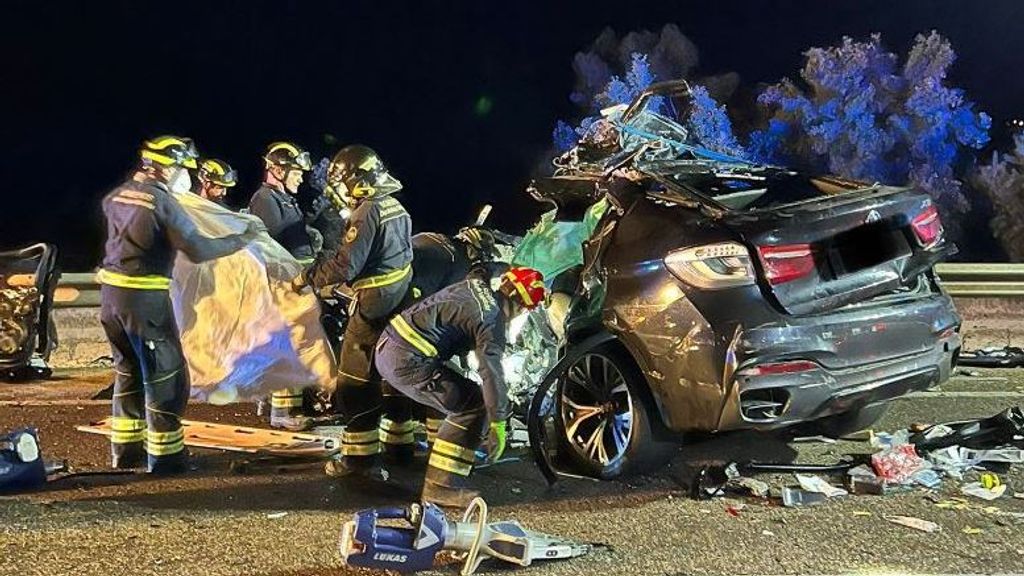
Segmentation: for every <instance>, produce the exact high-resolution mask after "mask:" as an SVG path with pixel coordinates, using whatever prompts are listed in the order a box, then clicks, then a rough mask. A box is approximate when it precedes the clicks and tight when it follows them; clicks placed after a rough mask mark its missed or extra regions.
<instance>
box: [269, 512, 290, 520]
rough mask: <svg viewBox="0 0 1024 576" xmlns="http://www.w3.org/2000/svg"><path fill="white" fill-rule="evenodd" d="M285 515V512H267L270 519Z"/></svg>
mask: <svg viewBox="0 0 1024 576" xmlns="http://www.w3.org/2000/svg"><path fill="white" fill-rule="evenodd" d="M287 515H288V513H287V512H274V513H272V514H267V518H269V519H270V520H278V519H280V518H284V517H285V516H287Z"/></svg>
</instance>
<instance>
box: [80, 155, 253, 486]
mask: <svg viewBox="0 0 1024 576" xmlns="http://www.w3.org/2000/svg"><path fill="white" fill-rule="evenodd" d="M140 156H141V162H140V166H139V169H138V171H137V172H136V173H135V174H133V175H132V176H131V178H129V179H128V180H127V181H126V182H125V183H123V184H121V185H120V186H118V187H117V188H115V189H114V190H113V191H112V192H110V193H109V194H107V196H106V197H104V199H103V213H104V216H105V217H106V222H107V241H106V245H105V248H104V257H103V267H102V268H101V269H100V271H99V273H98V275H97V280H98V281H99V282H100V284H102V287H101V298H102V305H101V306H102V308H101V309H102V312H101V322H102V324H103V329H104V332H106V335H107V339H108V340H109V341H110V346H111V349H112V352H113V357H114V369H115V371H116V376H115V380H114V393H113V401H112V406H113V418H112V428H113V435H112V436H111V452H112V463H113V466H114V468H135V467H139V466H141V465H143V463H145V465H146V468H147V471H148V472H150V473H153V474H175V473H181V472H184V471H186V470H187V467H188V453H187V451H186V450H185V444H184V432H183V430H182V427H181V415H182V412H184V410H185V405H186V403H187V401H188V394H189V379H188V378H189V376H188V367H187V366H186V365H185V358H184V357H183V356H182V351H181V342H180V341H179V339H178V330H177V326H176V325H175V321H174V313H173V311H172V309H171V299H170V297H169V294H168V289H169V287H170V283H171V279H170V276H171V269H172V267H173V265H174V258H175V251H178V250H180V251H181V252H184V253H185V255H186V256H188V258H189V259H190V260H192V261H193V262H204V261H207V260H212V259H214V258H219V257H221V256H225V255H227V254H231V253H232V252H235V251H237V250H240V249H241V248H242V247H244V246H245V244H246V238H247V236H246V234H244V233H243V234H242V235H239V236H227V237H223V238H207V237H204V236H201V235H200V233H199V231H198V230H197V229H196V226H195V224H194V223H193V222H192V220H191V219H190V218H189V216H188V215H187V214H186V213H185V211H184V209H183V208H182V207H181V206H180V205H179V204H178V202H177V200H175V199H174V198H173V196H172V193H186V192H189V190H190V188H191V182H190V177H189V173H188V170H189V169H190V168H191V169H195V168H196V167H197V166H196V158H197V154H196V150H195V146H194V145H193V144H192V141H191V140H189V139H188V138H180V137H177V136H161V137H158V138H154V139H152V140H149V141H147V142H145V143H144V144H143V146H142V149H141V151H140ZM258 226H259V225H258V224H255V221H253V222H252V223H250V226H249V228H248V229H247V230H246V232H252V231H255V230H256V228H257V227H258Z"/></svg>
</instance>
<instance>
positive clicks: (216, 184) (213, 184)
mask: <svg viewBox="0 0 1024 576" xmlns="http://www.w3.org/2000/svg"><path fill="white" fill-rule="evenodd" d="M196 179H197V180H198V181H199V188H198V189H197V190H196V194H198V195H200V196H202V197H203V198H206V199H207V200H209V201H211V202H215V203H217V204H219V205H221V206H225V207H226V206H227V205H226V203H225V198H226V197H227V194H228V188H233V187H234V186H235V184H238V173H237V172H235V170H234V169H233V168H232V167H231V166H230V165H228V163H227V162H224V161H223V160H216V159H213V158H209V159H207V160H203V161H202V162H200V163H199V172H198V174H197V175H196Z"/></svg>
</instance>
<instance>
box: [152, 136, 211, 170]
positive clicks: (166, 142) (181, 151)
mask: <svg viewBox="0 0 1024 576" xmlns="http://www.w3.org/2000/svg"><path fill="white" fill-rule="evenodd" d="M139 156H140V157H141V158H142V163H143V165H146V166H149V165H151V164H153V163H156V164H159V165H161V166H181V167H183V168H192V169H195V168H196V167H197V165H196V159H197V158H199V152H198V151H197V150H196V145H195V144H194V143H193V142H192V139H191V138H183V137H181V136H158V137H156V138H153V139H152V140H146V141H145V142H143V143H142V149H141V150H139Z"/></svg>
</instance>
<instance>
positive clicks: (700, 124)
mask: <svg viewBox="0 0 1024 576" xmlns="http://www.w3.org/2000/svg"><path fill="white" fill-rule="evenodd" d="M697 62H698V58H697V49H696V47H695V46H694V45H693V43H692V42H691V41H690V40H689V39H688V38H686V36H684V35H683V34H682V33H681V32H680V31H679V28H678V27H677V26H676V25H674V24H669V25H666V26H665V27H664V28H662V30H661V32H660V33H654V32H649V31H641V32H630V33H629V34H627V35H626V36H625V37H623V38H622V39H621V40H619V39H618V38H617V37H616V36H615V33H614V32H613V31H612V30H611V29H606V30H605V31H604V32H602V34H601V35H600V36H599V37H598V39H597V40H596V41H595V42H594V44H593V46H591V48H590V50H588V51H586V52H580V53H578V54H576V56H575V58H574V59H573V69H574V71H575V72H576V88H575V90H574V91H573V93H572V94H571V95H570V99H571V100H572V101H573V102H575V103H576V104H577V105H579V106H580V107H581V108H582V109H583V110H584V111H585V113H586V114H587V116H586V117H585V118H584V119H583V120H582V121H581V122H580V123H579V124H578V125H577V126H573V125H572V124H570V123H568V122H565V121H562V120H560V121H558V123H557V124H556V125H555V128H554V131H553V133H552V140H553V141H554V143H555V148H556V150H557V151H558V152H564V151H566V150H568V149H570V148H572V147H573V146H574V145H575V144H576V142H577V141H578V140H579V138H580V137H582V136H583V135H585V134H586V133H587V131H588V130H590V128H591V126H593V125H594V121H595V120H597V119H598V118H599V115H598V113H599V112H600V110H602V109H604V108H607V107H609V106H615V105H617V104H628V103H629V102H631V101H632V100H633V99H634V98H635V97H636V96H637V95H639V94H640V93H641V92H642V91H643V90H644V89H645V88H647V87H648V86H650V85H651V84H652V83H654V82H656V81H658V80H671V79H679V78H686V77H688V76H689V75H690V72H691V71H692V70H693V68H694V67H695V66H696V65H697ZM697 82H698V84H695V88H694V97H693V101H692V103H691V105H690V106H687V107H685V109H684V111H683V114H684V116H685V117H683V118H678V117H677V113H676V108H675V107H673V106H672V104H671V103H670V102H668V101H667V100H666V99H664V98H652V99H651V100H650V101H649V102H648V109H650V110H652V111H654V112H658V113H660V114H665V115H667V116H670V117H674V118H675V119H676V120H679V121H681V122H683V123H684V124H685V125H687V127H688V128H689V129H690V131H691V133H692V134H693V136H694V139H695V141H696V142H695V143H698V144H701V145H703V146H705V147H707V148H710V149H712V150H715V151H717V152H723V153H727V154H732V155H740V156H741V155H743V154H744V152H743V149H742V147H741V146H740V144H739V141H738V140H737V139H736V137H735V136H734V135H733V132H732V124H731V122H730V120H729V117H728V115H727V113H726V110H725V107H724V106H723V105H721V104H719V102H718V100H716V99H715V97H714V96H713V95H712V91H709V89H708V86H711V87H712V88H713V91H715V92H718V93H723V94H726V95H728V94H731V93H732V91H733V90H735V88H736V85H737V84H738V83H739V79H738V77H737V76H736V75H735V74H726V75H723V76H717V77H710V78H706V79H701V80H699V81H697Z"/></svg>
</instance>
